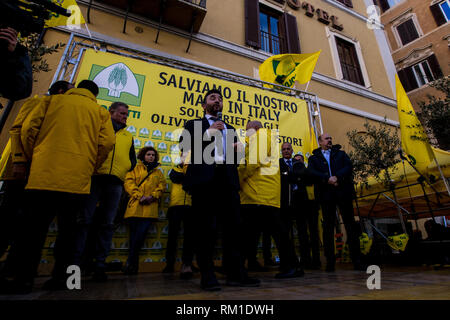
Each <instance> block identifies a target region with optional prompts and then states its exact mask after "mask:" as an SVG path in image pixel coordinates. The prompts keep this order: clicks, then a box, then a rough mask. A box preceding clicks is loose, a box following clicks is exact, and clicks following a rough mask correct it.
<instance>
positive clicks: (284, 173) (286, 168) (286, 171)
mask: <svg viewBox="0 0 450 320" xmlns="http://www.w3.org/2000/svg"><path fill="white" fill-rule="evenodd" d="M293 151H294V150H293V149H292V145H291V144H290V143H289V142H285V143H283V144H282V145H281V156H282V158H280V160H279V161H280V175H281V201H280V212H281V220H282V222H283V226H284V229H285V230H286V231H288V232H289V233H290V234H291V238H290V240H291V243H290V244H289V246H290V247H292V249H290V250H289V251H290V252H291V255H293V256H295V260H297V261H298V257H297V255H296V253H295V245H294V239H293V236H292V225H293V219H294V218H295V216H296V215H297V211H299V210H302V209H301V208H298V207H296V206H295V205H296V203H297V202H296V201H294V198H295V197H297V193H298V191H299V188H298V186H297V184H296V183H297V177H296V175H295V174H294V170H293V165H294V160H293V159H292V153H293ZM297 228H298V227H297ZM304 267H305V261H303V259H301V260H300V263H299V265H298V266H296V270H297V271H296V272H297V273H300V274H303V273H304V271H303V268H304Z"/></svg>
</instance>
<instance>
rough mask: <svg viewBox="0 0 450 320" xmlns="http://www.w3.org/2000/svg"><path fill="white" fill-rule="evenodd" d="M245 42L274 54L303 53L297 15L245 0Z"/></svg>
mask: <svg viewBox="0 0 450 320" xmlns="http://www.w3.org/2000/svg"><path fill="white" fill-rule="evenodd" d="M245 43H246V44H247V45H249V46H251V47H253V48H255V49H261V50H264V51H266V52H270V53H273V54H280V53H301V51H300V40H299V37H298V25H297V19H296V18H295V16H293V15H291V14H288V13H285V12H282V11H278V10H275V9H271V8H269V7H266V6H264V5H261V4H260V3H259V1H258V0H245Z"/></svg>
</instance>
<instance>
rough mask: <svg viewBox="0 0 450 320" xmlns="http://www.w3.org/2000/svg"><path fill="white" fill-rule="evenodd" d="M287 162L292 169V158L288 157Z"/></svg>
mask: <svg viewBox="0 0 450 320" xmlns="http://www.w3.org/2000/svg"><path fill="white" fill-rule="evenodd" d="M287 163H288V166H289V169H291V170H292V160H291V159H288V161H287Z"/></svg>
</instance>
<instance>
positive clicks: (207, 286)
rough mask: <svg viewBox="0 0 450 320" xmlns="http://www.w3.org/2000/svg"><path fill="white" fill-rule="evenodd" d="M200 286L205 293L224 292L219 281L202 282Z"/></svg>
mask: <svg viewBox="0 0 450 320" xmlns="http://www.w3.org/2000/svg"><path fill="white" fill-rule="evenodd" d="M200 286H201V287H202V289H203V290H205V291H219V290H222V288H221V287H220V284H219V282H218V281H217V280H212V281H207V282H206V281H205V282H204V281H201V282H200Z"/></svg>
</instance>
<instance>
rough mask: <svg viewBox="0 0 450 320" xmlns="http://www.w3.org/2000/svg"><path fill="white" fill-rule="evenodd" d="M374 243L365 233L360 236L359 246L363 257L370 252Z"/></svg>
mask: <svg viewBox="0 0 450 320" xmlns="http://www.w3.org/2000/svg"><path fill="white" fill-rule="evenodd" d="M372 242H373V240H372V239H371V238H369V235H368V234H367V233H365V232H363V233H362V234H361V235H360V236H359V245H360V249H361V253H362V254H363V255H366V254H368V253H369V252H370V248H371V247H372Z"/></svg>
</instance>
